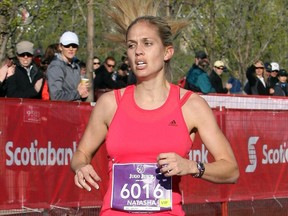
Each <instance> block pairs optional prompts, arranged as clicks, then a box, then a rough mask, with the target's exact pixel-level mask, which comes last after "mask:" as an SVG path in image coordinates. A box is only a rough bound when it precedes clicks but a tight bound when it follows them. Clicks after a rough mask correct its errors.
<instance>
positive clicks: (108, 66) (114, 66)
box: [107, 64, 115, 68]
mask: <svg viewBox="0 0 288 216" xmlns="http://www.w3.org/2000/svg"><path fill="white" fill-rule="evenodd" d="M107 66H108V67H112V68H114V67H115V65H110V64H107Z"/></svg>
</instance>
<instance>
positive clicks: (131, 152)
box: [101, 84, 192, 216]
mask: <svg viewBox="0 0 288 216" xmlns="http://www.w3.org/2000/svg"><path fill="white" fill-rule="evenodd" d="M134 89H135V86H134V85H131V86H128V87H127V88H126V89H125V91H124V94H123V96H122V97H121V95H120V91H119V90H115V91H114V92H115V97H116V101H117V104H118V108H117V110H116V113H115V116H114V118H113V120H112V122H111V124H110V127H109V130H108V133H107V136H106V148H107V152H108V156H109V176H110V180H109V187H108V190H107V193H106V195H105V197H104V202H103V206H102V210H101V215H113V216H114V215H126V214H128V213H125V212H121V211H115V210H113V209H111V208H110V199H111V190H112V188H111V187H112V183H111V171H112V165H113V163H156V162H157V156H158V155H159V154H160V153H167V152H175V153H177V154H179V155H180V156H182V157H185V158H188V153H189V150H190V148H191V146H192V141H191V139H190V135H189V131H188V129H187V126H186V123H185V121H184V118H183V115H182V110H181V107H182V105H183V104H184V103H185V102H186V101H187V99H188V98H189V96H190V95H191V93H192V92H191V91H188V92H187V93H186V94H185V95H184V97H182V98H181V99H180V88H179V87H178V86H176V85H173V84H170V92H169V96H168V98H167V100H166V102H165V103H164V104H163V105H162V106H161V107H159V108H157V109H154V110H144V109H141V108H140V107H139V106H137V104H136V103H135V100H134ZM172 182H173V183H172V184H173V185H172V198H173V199H172V200H173V208H172V210H171V211H166V212H160V213H154V214H152V215H178V216H179V215H184V212H183V210H182V206H181V194H180V191H179V187H178V184H179V182H180V177H179V176H173V181H172ZM129 215H130V214H129ZM133 215H138V214H133ZM139 215H143V214H139Z"/></svg>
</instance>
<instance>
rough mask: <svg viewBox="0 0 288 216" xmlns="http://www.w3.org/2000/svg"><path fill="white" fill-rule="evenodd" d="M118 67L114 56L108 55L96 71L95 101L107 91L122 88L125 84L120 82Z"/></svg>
mask: <svg viewBox="0 0 288 216" xmlns="http://www.w3.org/2000/svg"><path fill="white" fill-rule="evenodd" d="M115 67H116V60H115V59H114V57H112V56H108V57H107V58H106V59H105V61H104V63H103V64H102V65H101V66H100V67H99V68H98V69H97V70H96V71H95V74H96V77H95V79H94V90H95V101H97V100H98V98H99V97H100V96H101V95H102V94H103V93H105V92H108V91H111V90H112V89H118V88H122V87H124V86H125V85H123V83H118V82H117V81H116V80H117V72H116V71H115V70H114V68H115Z"/></svg>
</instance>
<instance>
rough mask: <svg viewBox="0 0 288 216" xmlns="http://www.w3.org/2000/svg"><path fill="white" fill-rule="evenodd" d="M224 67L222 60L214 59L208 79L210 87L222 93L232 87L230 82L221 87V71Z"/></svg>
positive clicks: (225, 92) (227, 91)
mask: <svg viewBox="0 0 288 216" xmlns="http://www.w3.org/2000/svg"><path fill="white" fill-rule="evenodd" d="M224 69H225V65H224V62H223V61H215V62H214V67H213V70H212V72H211V74H210V81H211V85H212V87H213V88H214V89H215V91H216V93H223V94H227V93H229V90H230V89H231V88H232V84H231V83H226V86H225V87H224V88H223V83H222V77H221V75H222V73H223V71H224Z"/></svg>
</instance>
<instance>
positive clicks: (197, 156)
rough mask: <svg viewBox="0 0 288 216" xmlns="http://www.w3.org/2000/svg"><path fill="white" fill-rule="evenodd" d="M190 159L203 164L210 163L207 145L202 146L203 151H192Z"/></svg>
mask: <svg viewBox="0 0 288 216" xmlns="http://www.w3.org/2000/svg"><path fill="white" fill-rule="evenodd" d="M189 159H190V160H193V161H202V162H203V163H208V150H207V149H206V148H205V145H204V144H202V146H201V150H190V152H189Z"/></svg>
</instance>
